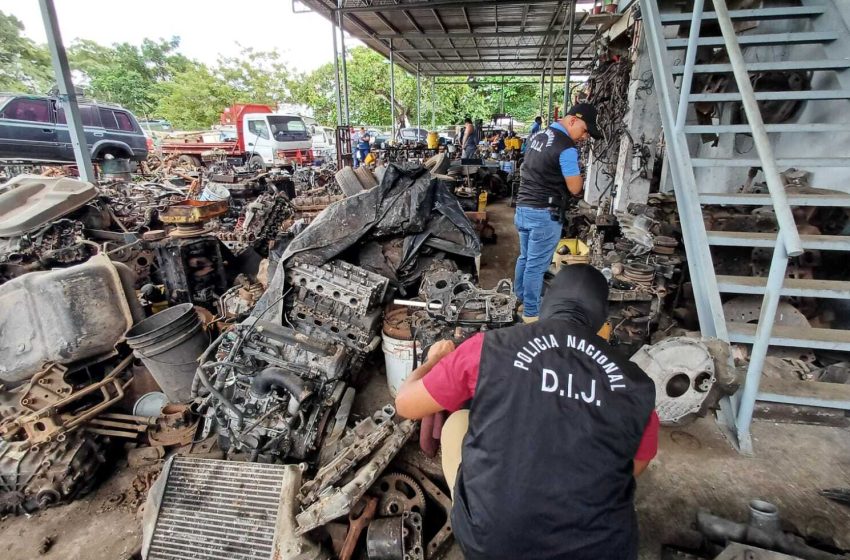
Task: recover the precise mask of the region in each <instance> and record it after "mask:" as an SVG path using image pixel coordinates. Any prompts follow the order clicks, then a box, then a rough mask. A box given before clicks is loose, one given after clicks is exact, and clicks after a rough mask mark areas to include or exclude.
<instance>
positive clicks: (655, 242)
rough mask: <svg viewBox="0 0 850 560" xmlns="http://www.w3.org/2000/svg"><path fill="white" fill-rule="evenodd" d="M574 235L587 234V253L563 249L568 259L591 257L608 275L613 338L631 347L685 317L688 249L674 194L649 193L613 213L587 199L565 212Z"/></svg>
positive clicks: (564, 258) (631, 349) (626, 349)
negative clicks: (639, 201) (682, 307)
mask: <svg viewBox="0 0 850 560" xmlns="http://www.w3.org/2000/svg"><path fill="white" fill-rule="evenodd" d="M567 231H568V232H570V236H571V237H572V236H575V237H578V238H581V239H586V240H587V245H588V253H589V254H588V255H587V256H579V255H573V254H570V252H569V249H568V248H562V249H561V250H559V253H561V259H562V262H563V263H564V264H568V263H570V262H577V259H578V260H580V261H582V262H589V263H590V264H591V265H593V266H594V267H596V268H598V269H599V270H601V271H602V273H603V274H605V276H606V277H607V278H608V279H609V282H610V286H611V289H610V292H609V296H608V300H609V316H608V322H609V323H610V325H611V327H612V336H611V342H612V343H613V344H616V345H622V346H623V349H624V352H626V353H627V354H631V353H633V352H634V351H635V350H637V349H638V348H639V347H640V346H642V345H643V344H646V343H648V342H650V340H652V339H653V336H655V335H657V333H661V335H662V336H663V334H664V333H666V332H667V331H669V329H670V328H671V327H673V326H674V324H675V323H674V319H675V320H681V319H682V315H683V314H684V313H685V311H684V310H679V309H678V307H679V305H680V300H681V299H682V289H683V277H682V272H683V270H685V268H686V267H685V255H684V250H683V248H682V247H681V244H680V241H679V240H680V239H681V229H680V226H679V222H678V214H677V212H676V208H675V200H674V199H673V198H672V197H669V196H663V195H651V196H650V200H649V202H648V203H647V204H632V205H630V206H629V208H628V212H623V213H617V214H616V215H615V214H611V213H608V212H607V211H606V209H605V208H604V207H603V208H601V209H599V208H591V207H590V206H587V205H586V204H584V203H579V204H578V205H577V206H575V207H573V208H572V209H571V210H570V211H569V213H568V215H567Z"/></svg>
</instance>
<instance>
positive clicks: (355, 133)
mask: <svg viewBox="0 0 850 560" xmlns="http://www.w3.org/2000/svg"><path fill="white" fill-rule="evenodd" d="M361 131H363V128H361V129H360V130H356V129H355V128H354V127H351V159H352V162H351V163H352V164H353V165H354V167H357V166H358V165H359V164H360V160H359V159H358V158H359V156H360V153H359V151H358V150H357V144H358V143H360V136H361V134H362V132H361Z"/></svg>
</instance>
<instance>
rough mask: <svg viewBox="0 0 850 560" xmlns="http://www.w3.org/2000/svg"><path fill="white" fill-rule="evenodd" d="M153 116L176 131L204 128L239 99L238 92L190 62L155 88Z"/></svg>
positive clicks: (204, 68)
mask: <svg viewBox="0 0 850 560" xmlns="http://www.w3.org/2000/svg"><path fill="white" fill-rule="evenodd" d="M155 92H156V97H157V104H156V108H155V113H156V114H157V115H159V116H161V117H163V118H166V119H168V120H169V121H171V123H172V124H173V125H174V126H175V127H176V128H182V129H200V128H207V127H209V126H211V125H212V124H214V123H216V122H218V118H219V115H220V114H221V111H222V110H223V109H224V108H225V107H228V106H230V105H232V104H233V103H236V102H237V101H239V100H240V92H239V91H237V90H236V89H235V88H234V87H233V86H232V85H230V84H228V83H227V82H225V81H224V80H223V79H222V78H221V77H220V76H218V75H217V74H215V73H214V72H213V71H212V70H210V69H209V68H208V67H207V66H205V65H203V64H200V63H194V64H193V65H191V66H190V67H189V68H187V69H186V70H184V71H182V72H180V73H178V74H176V75H175V76H174V77H173V79H171V80H170V81H167V82H162V83H160V84H158V85H157V87H156V88H155Z"/></svg>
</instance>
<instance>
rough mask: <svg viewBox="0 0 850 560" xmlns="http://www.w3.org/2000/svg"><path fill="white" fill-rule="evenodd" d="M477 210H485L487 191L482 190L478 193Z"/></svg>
mask: <svg viewBox="0 0 850 560" xmlns="http://www.w3.org/2000/svg"><path fill="white" fill-rule="evenodd" d="M478 211H479V212H486V211H487V191H483V192H482V193H481V194H479V195H478Z"/></svg>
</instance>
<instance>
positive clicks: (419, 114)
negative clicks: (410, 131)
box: [416, 64, 422, 136]
mask: <svg viewBox="0 0 850 560" xmlns="http://www.w3.org/2000/svg"><path fill="white" fill-rule="evenodd" d="M420 128H422V79H421V77H420V74H419V65H418V64H417V65H416V129H417V130H416V134H417V136H418V135H419V129H420Z"/></svg>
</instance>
